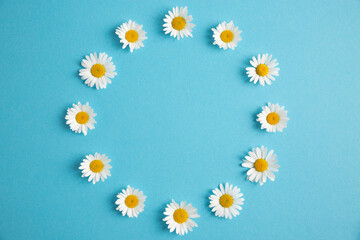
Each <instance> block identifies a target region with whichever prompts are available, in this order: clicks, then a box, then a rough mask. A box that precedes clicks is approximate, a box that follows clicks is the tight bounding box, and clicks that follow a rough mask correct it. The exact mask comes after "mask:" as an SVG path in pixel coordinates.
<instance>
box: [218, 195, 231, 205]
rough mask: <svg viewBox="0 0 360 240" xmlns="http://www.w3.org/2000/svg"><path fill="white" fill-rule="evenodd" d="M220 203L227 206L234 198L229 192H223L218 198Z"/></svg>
mask: <svg viewBox="0 0 360 240" xmlns="http://www.w3.org/2000/svg"><path fill="white" fill-rule="evenodd" d="M219 202H220V205H221V206H222V207H224V208H229V207H231V206H232V205H233V202H234V199H233V197H232V196H230V195H229V194H224V195H222V196H221V197H220V199H219Z"/></svg>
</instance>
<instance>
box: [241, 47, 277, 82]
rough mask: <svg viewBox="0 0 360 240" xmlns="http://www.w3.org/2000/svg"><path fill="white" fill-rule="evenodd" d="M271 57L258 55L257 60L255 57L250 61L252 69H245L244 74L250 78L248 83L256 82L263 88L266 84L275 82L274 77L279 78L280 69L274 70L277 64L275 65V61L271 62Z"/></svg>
mask: <svg viewBox="0 0 360 240" xmlns="http://www.w3.org/2000/svg"><path fill="white" fill-rule="evenodd" d="M271 57H272V56H271V55H269V54H263V55H261V56H260V54H259V55H258V57H257V59H256V58H255V57H253V58H252V60H250V64H251V65H252V67H247V68H246V71H247V72H246V73H247V75H248V77H249V78H250V82H254V84H256V83H257V82H259V83H260V85H262V86H265V83H266V84H269V85H271V81H275V78H274V76H279V70H280V68H276V66H277V65H279V63H277V62H276V61H277V60H276V59H273V60H271Z"/></svg>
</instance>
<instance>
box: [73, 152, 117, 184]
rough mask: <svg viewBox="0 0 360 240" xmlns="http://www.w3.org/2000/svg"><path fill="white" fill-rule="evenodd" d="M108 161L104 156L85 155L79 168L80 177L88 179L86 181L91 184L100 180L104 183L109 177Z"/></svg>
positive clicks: (97, 154) (98, 154) (96, 154)
mask: <svg viewBox="0 0 360 240" xmlns="http://www.w3.org/2000/svg"><path fill="white" fill-rule="evenodd" d="M110 161H111V160H110V159H109V158H108V157H107V156H105V154H102V155H101V154H100V153H95V154H94V155H92V154H89V155H87V156H86V159H83V161H82V163H81V164H80V167H79V169H80V170H81V173H82V176H81V177H89V179H88V181H89V182H91V180H92V182H93V184H95V183H97V182H98V181H99V180H100V179H101V181H103V182H104V180H105V179H106V178H107V177H108V176H109V177H110V176H111V174H110V169H111V166H110V165H109V162H110Z"/></svg>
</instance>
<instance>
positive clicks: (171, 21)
mask: <svg viewBox="0 0 360 240" xmlns="http://www.w3.org/2000/svg"><path fill="white" fill-rule="evenodd" d="M187 14H188V10H187V7H180V9H179V7H174V8H173V10H172V11H169V15H165V18H164V22H165V23H164V25H163V27H164V32H165V34H169V33H170V36H172V37H174V38H177V39H178V40H179V39H180V37H181V38H183V37H184V36H185V37H189V36H190V37H192V34H191V32H192V28H193V27H195V24H193V23H191V21H192V20H193V18H192V16H191V15H189V16H188V15H187Z"/></svg>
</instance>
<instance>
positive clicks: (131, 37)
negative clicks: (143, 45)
mask: <svg viewBox="0 0 360 240" xmlns="http://www.w3.org/2000/svg"><path fill="white" fill-rule="evenodd" d="M125 38H126V40H127V41H128V42H131V43H133V42H136V41H137V40H138V38H139V34H138V33H137V31H135V30H129V31H127V32H126V33H125Z"/></svg>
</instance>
